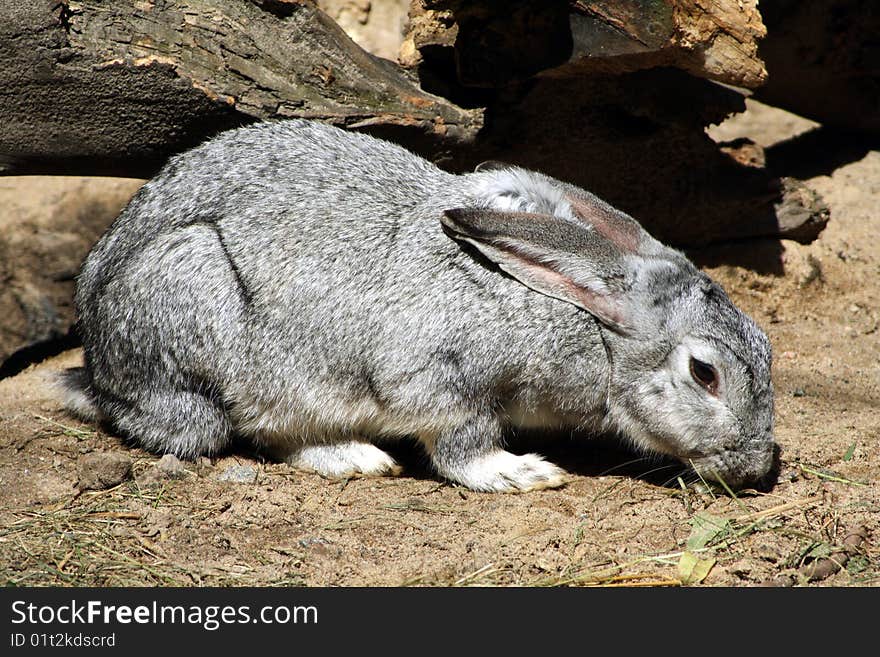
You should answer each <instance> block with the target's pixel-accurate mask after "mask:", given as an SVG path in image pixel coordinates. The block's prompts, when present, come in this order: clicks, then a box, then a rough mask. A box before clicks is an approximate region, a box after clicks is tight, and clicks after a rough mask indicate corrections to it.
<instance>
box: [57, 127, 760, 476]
mask: <svg viewBox="0 0 880 657" xmlns="http://www.w3.org/2000/svg"><path fill="white" fill-rule="evenodd" d="M76 305H77V312H78V315H79V324H78V326H79V331H80V334H81V336H82V341H83V347H84V353H85V368H84V369H77V370H73V371H71V372H70V373H69V374H68V376H67V377H66V385H67V387H68V390H69V408H70V409H71V410H72V411H73V412H76V413H78V414H79V415H81V416H85V417H89V418H90V419H95V418H103V419H104V420H106V421H108V422H109V423H110V424H111V425H112V426H113V427H115V428H116V429H117V430H118V431H119V432H121V433H123V434H125V435H127V436H129V437H130V438H131V439H133V440H134V441H136V442H138V443H139V444H141V445H143V446H144V447H145V448H147V449H150V450H154V451H157V452H170V453H173V454H176V455H178V456H181V457H189V458H192V457H196V456H198V455H200V454H211V453H215V452H217V451H219V450H222V449H223V448H224V447H226V446H227V445H228V443H229V442H230V440H231V439H232V437H233V436H234V435H238V436H242V437H245V438H247V439H249V440H251V441H252V442H253V443H254V444H255V445H256V446H258V447H260V448H262V449H264V450H267V451H269V452H271V453H273V454H274V455H276V456H278V457H280V458H285V459H287V460H289V461H290V462H291V463H293V464H295V465H298V466H300V467H305V468H308V469H311V470H317V471H318V472H321V473H323V474H327V475H328V476H340V475H342V474H353V473H359V472H360V473H365V474H383V473H392V472H395V471H396V470H397V467H396V464H395V463H394V461H393V460H392V459H391V458H390V457H389V456H388V455H387V454H385V453H384V452H382V451H380V450H379V449H372V447H371V446H370V445H368V444H367V443H368V442H377V441H379V444H381V440H384V439H394V438H397V437H400V436H404V435H410V436H415V437H417V438H418V439H419V440H420V442H421V443H422V444H423V445H424V447H425V448H426V450H427V451H428V453H429V455H430V456H431V461H432V463H433V465H434V467H435V469H436V471H437V472H438V473H439V474H440V475H441V476H444V477H446V478H448V479H450V480H452V481H455V482H458V483H461V484H463V485H466V486H469V487H471V488H474V489H477V490H528V489H533V488H538V487H542V486H555V485H558V484H560V483H561V482H562V481H563V480H564V473H563V472H562V471H561V470H560V469H559V468H557V467H556V466H554V465H552V464H550V463H548V462H546V461H544V460H542V459H541V458H540V457H538V456H536V455H534V454H528V455H524V456H514V455H512V454H509V453H508V452H505V451H504V450H503V446H502V445H503V435H504V432H505V430H506V429H508V428H511V427H512V428H517V427H531V428H534V427H547V428H570V429H582V430H588V431H601V432H615V433H618V434H619V435H621V436H622V437H624V438H626V439H629V440H631V441H632V442H633V443H634V444H636V445H638V446H639V447H641V448H643V449H647V450H651V451H656V452H663V453H666V454H671V455H673V456H677V457H679V458H681V459H682V460H684V461H685V462H690V463H693V465H694V466H695V467H696V468H697V470H698V471H699V472H700V473H701V474H703V475H704V476H708V477H713V478H723V479H724V480H725V481H726V482H727V483H729V484H731V485H740V484H743V483H748V482H752V481H754V480H756V479H758V478H760V477H761V476H763V475H764V474H765V473H766V472H767V471H768V470H769V468H770V465H771V460H772V451H773V438H772V417H773V397H772V389H771V385H770V346H769V343H768V341H767V338H766V336H765V335H764V334H763V333H762V332H761V330H760V329H759V328H758V327H757V326H756V325H755V324H754V322H752V321H751V320H750V319H749V318H748V317H746V316H745V315H744V314H743V313H741V312H740V311H739V310H737V309H736V308H735V307H734V306H733V305H732V304H731V302H730V301H729V300H728V298H727V296H726V295H725V294H724V292H723V291H722V290H721V288H719V287H718V286H717V285H716V284H714V283H713V282H712V281H710V280H709V279H708V278H707V277H706V276H705V275H703V274H702V273H700V272H699V271H698V270H697V269H695V268H694V266H693V265H692V264H691V263H690V262H689V261H688V260H687V259H686V258H685V257H684V256H683V255H682V254H681V253H679V252H677V251H674V250H672V249H669V248H667V247H665V246H663V245H662V244H660V243H659V242H657V241H656V240H654V239H653V238H651V237H650V236H649V235H648V234H647V233H645V232H644V231H643V230H642V229H641V227H640V226H639V225H638V224H637V223H636V222H635V221H634V220H633V219H631V218H630V217H628V216H626V215H624V214H623V213H621V212H619V211H617V210H615V209H614V208H611V207H610V206H608V205H607V204H605V203H603V202H602V201H600V200H599V199H597V198H596V197H594V196H593V195H591V194H589V193H588V192H586V191H584V190H582V189H579V188H577V187H574V186H571V185H568V184H566V183H562V182H560V181H557V180H554V179H552V178H549V177H547V176H544V175H542V174H538V173H535V172H530V171H526V170H524V169H518V168H515V167H505V166H503V165H497V164H493V165H492V166H487V167H484V168H483V169H482V170H480V171H477V172H474V173H470V174H466V175H460V176H458V175H452V174H449V173H446V172H444V171H441V170H440V169H438V168H436V167H435V166H433V165H432V164H430V163H428V162H426V161H425V160H423V159H421V158H419V157H417V156H415V155H413V154H411V153H409V152H407V151H406V150H404V149H402V148H400V147H398V146H396V145H393V144H390V143H387V142H384V141H380V140H376V139H373V138H370V137H367V136H363V135H359V134H354V133H348V132H344V131H342V130H338V129H336V128H333V127H329V126H326V125H323V124H320V123H314V122H308V121H301V120H291V121H285V122H278V123H264V124H260V125H255V126H250V127H246V128H241V129H238V130H234V131H230V132H228V133H225V134H222V135H220V136H219V137H217V138H216V139H213V140H212V141H209V142H208V143H206V144H203V145H202V146H199V147H198V148H195V149H193V150H191V151H189V152H187V153H184V154H182V155H180V156H177V157H175V158H173V159H172V160H171V161H170V162H169V163H168V164H167V165H166V166H165V168H164V169H163V170H162V171H161V172H160V173H159V174H158V175H157V176H156V177H155V178H154V179H153V180H151V181H150V182H148V183H147V184H146V185H144V186H143V188H142V189H141V190H140V192H139V193H138V194H137V195H136V196H135V198H134V199H132V201H131V202H130V203H129V205H128V206H127V207H126V209H125V210H124V211H123V212H122V214H121V215H120V216H119V218H118V219H117V220H116V221H115V222H114V224H113V225H112V226H111V227H110V229H109V230H108V231H107V232H106V234H105V235H104V236H103V237H102V238H101V239H100V241H99V242H98V243H97V244H96V245H95V247H94V249H93V250H92V252H91V253H90V254H89V256H88V257H87V259H86V261H85V263H84V265H83V268H82V272H81V274H80V276H79V279H78V286H77V293H76ZM691 352H695V353H698V355H699V356H700V359H701V360H703V361H705V362H709V363H711V364H712V365H714V366H715V367H716V368H717V369H718V371H719V372H720V378H721V386H720V390H719V391H718V392H717V393H716V394H710V393H709V392H708V391H707V390H705V389H704V388H702V387H701V386H700V385H698V384H697V383H696V382H695V381H694V380H693V378H692V377H691V376H690V374H689V373H687V363H688V362H689V361H688V359H689V357H690V355H691ZM89 401H90V402H91V403H89Z"/></svg>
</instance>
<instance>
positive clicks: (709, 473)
mask: <svg viewBox="0 0 880 657" xmlns="http://www.w3.org/2000/svg"><path fill="white" fill-rule="evenodd" d="M779 455H780V449H779V447H778V445H777V444H776V443H775V442H773V440H772V438H771V439H769V440H767V441H762V444H761V446H760V447H757V448H752V447H749V448H747V449H722V450H719V451H717V452H712V453H710V454H706V455H703V456H692V457H690V458H688V459H687V462H688V463H689V464H690V465H691V467H693V469H694V470H695V471H696V472H697V474H699V476H700V477H703V478H704V479H708V480H712V481H717V482H720V483H723V484H726V485H727V486H729V487H730V488H731V489H738V488H746V487H749V488H755V489H757V490H769V489H770V488H772V487H773V484H774V483H775V481H776V478H777V476H778V474H779Z"/></svg>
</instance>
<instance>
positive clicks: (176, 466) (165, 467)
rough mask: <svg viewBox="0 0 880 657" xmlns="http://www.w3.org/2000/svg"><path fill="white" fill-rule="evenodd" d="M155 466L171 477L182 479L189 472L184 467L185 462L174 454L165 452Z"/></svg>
mask: <svg viewBox="0 0 880 657" xmlns="http://www.w3.org/2000/svg"><path fill="white" fill-rule="evenodd" d="M155 467H156V469H157V470H158V471H159V472H161V473H162V474H164V475H165V476H166V477H170V478H171V479H180V478H182V477H185V476H186V475H188V474H189V473H188V472H187V471H186V468H184V467H183V463H181V461H180V459H179V458H177V457H176V456H174V454H165V455H164V456H163V457H162V458H160V459H159V460H158V461H156V465H155Z"/></svg>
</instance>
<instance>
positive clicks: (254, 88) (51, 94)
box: [0, 0, 481, 177]
mask: <svg viewBox="0 0 880 657" xmlns="http://www.w3.org/2000/svg"><path fill="white" fill-rule="evenodd" d="M0 61H3V66H2V67H0V89H2V92H0V122H2V125H3V126H4V129H3V131H2V132H0V173H2V174H6V175H13V174H23V173H51V174H59V173H70V174H78V175H117V176H133V177H148V176H150V175H152V173H154V172H155V171H156V169H157V168H158V167H159V166H161V164H162V163H163V162H164V161H165V159H167V157H168V156H169V155H170V154H172V153H174V152H178V151H181V150H184V149H185V148H188V147H190V146H192V145H194V144H196V143H199V142H200V141H202V140H203V139H205V138H206V137H207V136H209V135H212V134H214V133H216V132H218V131H220V130H222V129H225V128H231V127H235V126H239V125H242V124H245V123H248V122H250V121H253V120H257V119H267V118H283V117H294V116H296V117H304V118H313V119H320V120H324V121H328V122H330V123H334V124H337V125H341V126H346V127H350V128H370V129H373V130H376V131H381V130H382V129H387V130H392V131H394V130H396V131H397V133H398V134H399V133H402V132H408V133H412V134H413V135H418V137H416V136H414V137H413V138H414V139H416V138H421V137H422V136H423V135H424V136H425V138H426V139H429V140H436V141H438V142H446V141H456V140H467V139H469V138H472V137H473V136H474V135H475V134H476V132H477V130H478V129H479V127H480V125H481V122H480V118H481V117H480V112H479V111H466V110H462V109H461V108H459V107H456V106H455V105H454V104H452V103H450V102H448V101H446V100H444V99H442V98H438V97H435V96H431V95H429V94H427V93H425V92H423V91H421V90H420V89H419V87H418V86H417V85H416V84H415V83H414V82H413V80H412V79H410V78H409V77H408V76H407V75H406V74H405V73H404V72H403V71H402V70H401V69H400V68H399V67H397V66H396V65H394V64H393V63H391V62H388V61H387V60H383V59H380V58H378V57H374V56H372V55H370V54H369V53H367V52H365V51H364V50H362V49H361V48H360V47H359V46H357V45H356V44H355V43H354V42H353V41H352V40H351V39H350V38H349V37H348V36H346V34H345V33H344V32H343V31H342V29H341V28H339V27H338V26H337V25H336V24H335V23H334V22H333V21H332V20H331V19H330V18H329V17H328V16H327V15H326V14H324V13H323V12H322V11H320V10H319V9H318V8H317V7H316V6H315V5H314V4H313V3H311V2H306V1H301V0H187V1H175V0H119V1H118V2H112V3H109V2H101V1H100V0H69V1H68V0H62V1H60V2H59V1H58V0H38V1H36V2H25V3H22V2H19V1H18V0H0Z"/></svg>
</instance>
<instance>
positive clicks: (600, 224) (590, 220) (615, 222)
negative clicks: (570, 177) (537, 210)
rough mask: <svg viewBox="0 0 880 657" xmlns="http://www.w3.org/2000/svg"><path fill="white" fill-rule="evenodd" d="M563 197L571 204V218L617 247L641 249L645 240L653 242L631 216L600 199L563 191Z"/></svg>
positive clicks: (629, 250) (628, 250) (634, 250)
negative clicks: (564, 193)
mask: <svg viewBox="0 0 880 657" xmlns="http://www.w3.org/2000/svg"><path fill="white" fill-rule="evenodd" d="M565 199H566V200H567V201H568V202H569V204H570V205H571V210H572V215H573V216H574V218H575V219H577V220H578V221H580V222H583V223H584V224H586V225H587V226H589V227H590V228H592V229H593V230H595V231H596V232H598V233H599V234H600V235H602V236H603V237H605V238H606V239H608V240H610V241H611V242H613V243H614V244H615V246H617V248H619V249H620V250H622V251H625V252H627V253H642V252H643V250H644V249H645V248H646V247H648V246H649V243H653V239H651V238H650V236H649V235H648V234H647V233H646V232H645V230H644V229H643V228H642V227H641V226H640V225H639V223H638V222H637V221H636V220H635V219H633V218H632V217H630V216H629V215H627V214H624V213H623V212H621V211H620V210H617V209H616V208H614V207H612V206H610V205H608V204H607V203H605V202H604V201H602V200H601V199H599V198H597V197H595V196H592V195H585V194H566V195H565Z"/></svg>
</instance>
